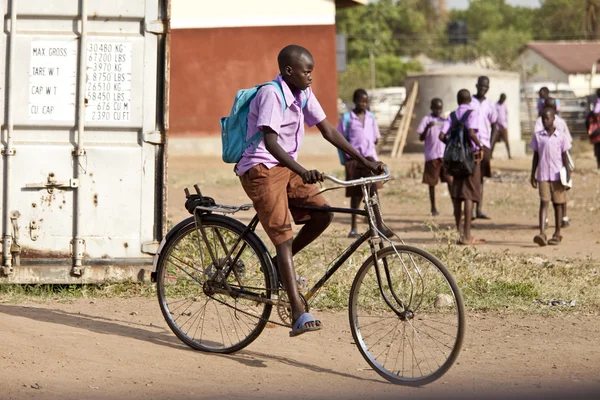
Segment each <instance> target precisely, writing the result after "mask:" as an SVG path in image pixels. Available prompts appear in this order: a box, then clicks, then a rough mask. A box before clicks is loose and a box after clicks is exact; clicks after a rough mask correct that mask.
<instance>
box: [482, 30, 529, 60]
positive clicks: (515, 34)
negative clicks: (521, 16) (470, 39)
mask: <svg viewBox="0 0 600 400" xmlns="http://www.w3.org/2000/svg"><path fill="white" fill-rule="evenodd" d="M529 40H531V35H530V34H529V33H528V32H522V31H518V30H516V29H513V28H512V27H510V28H508V29H498V30H486V31H484V32H482V33H481V35H479V38H478V39H477V42H476V44H475V47H476V49H477V53H478V55H479V56H488V57H489V58H490V59H491V60H492V61H493V62H494V64H496V65H497V66H498V67H499V68H500V69H505V70H518V69H519V52H520V50H521V48H522V47H523V46H524V45H525V44H526V43H527V42H528V41H529Z"/></svg>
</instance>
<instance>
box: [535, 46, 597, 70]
mask: <svg viewBox="0 0 600 400" xmlns="http://www.w3.org/2000/svg"><path fill="white" fill-rule="evenodd" d="M525 49H531V50H532V51H535V52H536V53H538V54H539V55H540V56H542V57H544V58H545V59H546V60H548V61H549V62H551V63H552V64H554V65H555V66H556V67H557V68H559V69H560V70H561V71H563V72H565V73H567V74H589V73H590V71H591V69H592V65H593V64H594V63H596V62H597V60H598V59H600V41H591V42H583V41H582V42H573V41H570V42H569V41H561V42H529V43H527V45H525Z"/></svg>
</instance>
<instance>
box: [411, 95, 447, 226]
mask: <svg viewBox="0 0 600 400" xmlns="http://www.w3.org/2000/svg"><path fill="white" fill-rule="evenodd" d="M443 108H444V103H443V102H442V100H441V99H438V98H435V99H432V100H431V114H430V115H426V116H425V117H423V119H422V120H421V122H420V123H419V126H418V127H417V133H418V134H419V140H421V141H422V142H423V141H424V142H425V169H424V171H423V183H424V184H426V185H428V186H429V201H430V203H431V215H433V216H436V215H439V214H440V213H439V212H438V210H437V207H436V205H435V186H436V185H437V184H438V182H439V181H440V180H441V181H442V182H445V183H447V184H448V192H450V184H451V183H452V177H451V176H450V175H448V174H447V173H446V170H445V169H444V150H445V149H446V145H445V144H444V142H442V141H441V140H440V132H441V130H442V126H443V125H444V122H445V121H446V120H445V119H444V118H443V117H442V109H443Z"/></svg>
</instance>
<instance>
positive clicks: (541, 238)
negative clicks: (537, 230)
mask: <svg viewBox="0 0 600 400" xmlns="http://www.w3.org/2000/svg"><path fill="white" fill-rule="evenodd" d="M533 243H536V244H538V245H539V246H545V245H547V244H549V242H548V239H547V238H546V234H545V233H542V234H538V235H535V237H534V238H533Z"/></svg>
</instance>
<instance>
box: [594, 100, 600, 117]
mask: <svg viewBox="0 0 600 400" xmlns="http://www.w3.org/2000/svg"><path fill="white" fill-rule="evenodd" d="M598 113H600V99H598V100H596V104H594V114H598Z"/></svg>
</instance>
